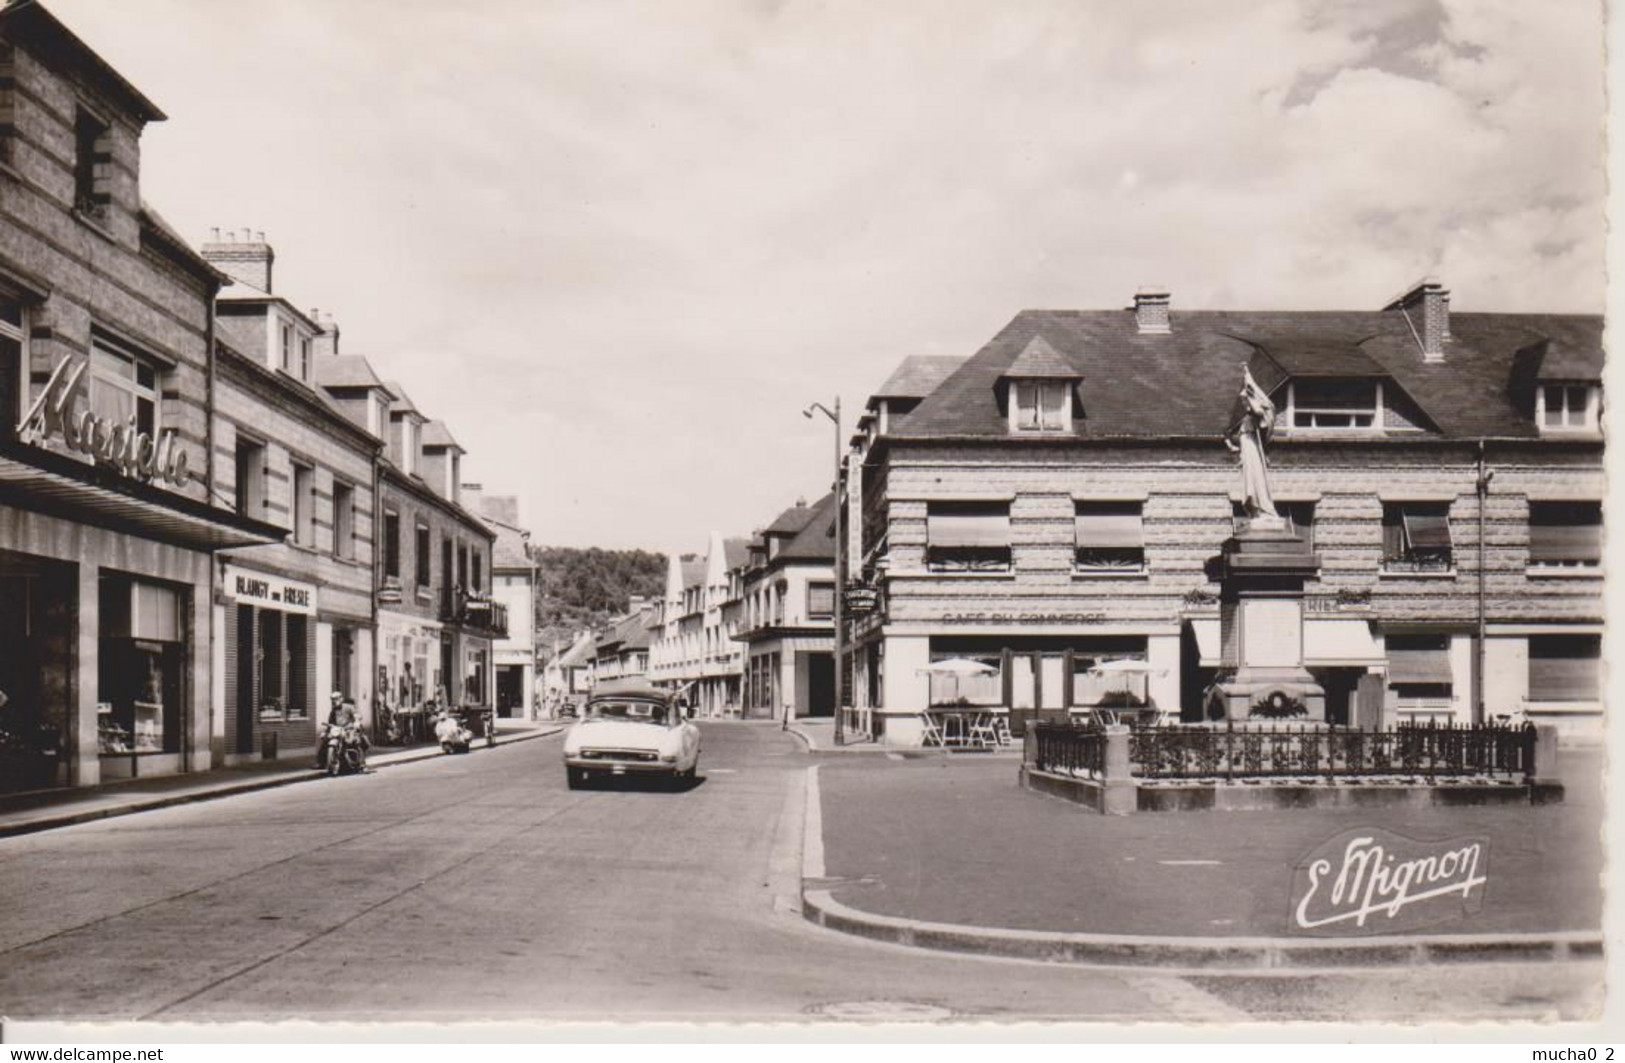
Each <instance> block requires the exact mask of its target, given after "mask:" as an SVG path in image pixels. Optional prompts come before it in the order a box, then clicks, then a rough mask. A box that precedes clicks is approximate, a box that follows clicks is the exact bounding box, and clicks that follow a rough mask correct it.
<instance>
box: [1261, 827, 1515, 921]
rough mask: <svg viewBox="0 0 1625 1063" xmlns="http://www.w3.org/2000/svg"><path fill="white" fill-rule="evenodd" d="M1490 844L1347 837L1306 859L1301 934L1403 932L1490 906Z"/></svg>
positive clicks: (1369, 831)
mask: <svg viewBox="0 0 1625 1063" xmlns="http://www.w3.org/2000/svg"><path fill="white" fill-rule="evenodd" d="M1489 853H1490V843H1489V839H1488V838H1453V839H1450V840H1448V841H1417V840H1416V839H1415V838H1407V837H1405V836H1404V835H1402V834H1395V833H1394V832H1392V831H1386V830H1383V829H1381V828H1379V827H1369V828H1363V829H1357V830H1350V831H1344V832H1343V833H1342V834H1339V835H1338V836H1337V837H1335V838H1332V839H1331V840H1330V841H1327V842H1325V843H1323V844H1321V845H1318V846H1316V847H1315V849H1314V850H1313V851H1312V852H1310V853H1309V854H1307V855H1306V856H1305V857H1304V858H1303V859H1302V860H1300V861H1298V865H1297V868H1296V869H1295V871H1294V872H1293V876H1292V918H1291V927H1292V930H1293V932H1294V933H1299V934H1314V935H1318V936H1364V935H1379V934H1402V933H1405V932H1407V931H1410V930H1415V929H1416V928H1418V927H1423V926H1430V925H1432V924H1435V923H1445V922H1450V921H1452V920H1456V919H1464V918H1466V917H1467V916H1469V915H1472V914H1474V913H1476V912H1478V911H1479V910H1480V909H1482V908H1483V907H1484V892H1485V890H1486V889H1487V888H1488V886H1489Z"/></svg>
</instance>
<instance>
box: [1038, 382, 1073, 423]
mask: <svg viewBox="0 0 1625 1063" xmlns="http://www.w3.org/2000/svg"><path fill="white" fill-rule="evenodd" d="M1038 396H1039V400H1040V401H1041V402H1042V403H1043V411H1042V414H1043V425H1044V427H1045V428H1061V427H1063V426H1064V425H1065V424H1066V404H1067V386H1066V383H1065V382H1064V381H1060V380H1052V381H1048V382H1046V383H1042V384H1039V385H1038Z"/></svg>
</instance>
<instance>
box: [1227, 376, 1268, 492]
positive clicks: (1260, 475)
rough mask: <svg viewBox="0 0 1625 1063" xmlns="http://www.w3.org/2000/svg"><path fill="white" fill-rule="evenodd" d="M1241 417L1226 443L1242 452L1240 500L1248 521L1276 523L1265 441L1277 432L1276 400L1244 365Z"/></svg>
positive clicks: (1232, 448)
mask: <svg viewBox="0 0 1625 1063" xmlns="http://www.w3.org/2000/svg"><path fill="white" fill-rule="evenodd" d="M1240 397H1241V420H1240V421H1238V422H1237V423H1236V426H1235V428H1234V429H1232V430H1231V432H1230V434H1229V435H1227V436H1225V439H1224V445H1225V446H1227V447H1229V448H1230V449H1231V450H1234V451H1239V452H1240V453H1241V502H1242V506H1243V507H1244V508H1245V509H1246V511H1247V517H1248V519H1249V520H1260V519H1262V520H1263V521H1264V522H1266V523H1275V522H1278V521H1279V520H1280V517H1279V516H1278V515H1277V514H1276V512H1275V495H1274V493H1273V492H1272V491H1271V490H1270V466H1269V459H1268V458H1266V457H1265V456H1264V444H1265V443H1268V442H1269V439H1270V436H1271V434H1273V433H1274V431H1275V403H1273V402H1271V401H1270V397H1269V396H1268V395H1266V394H1265V393H1264V389H1263V388H1261V387H1259V386H1258V382H1257V381H1255V380H1254V379H1253V374H1252V372H1251V371H1250V370H1249V369H1248V368H1247V366H1246V365H1245V364H1243V365H1242V367H1241V396H1240Z"/></svg>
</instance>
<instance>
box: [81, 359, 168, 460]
mask: <svg viewBox="0 0 1625 1063" xmlns="http://www.w3.org/2000/svg"><path fill="white" fill-rule="evenodd" d="M90 409H91V412H92V413H94V414H95V415H96V416H97V417H101V418H104V419H106V420H108V421H111V422H112V423H114V424H128V423H129V422H130V421H132V420H133V421H134V422H135V427H136V431H138V432H143V433H145V434H147V435H149V436H152V437H153V438H154V439H156V438H157V437H158V370H157V368H156V367H155V366H154V365H153V363H151V362H149V361H148V360H147V359H145V358H143V357H141V356H140V355H138V354H135V353H134V352H132V351H129V350H126V349H124V348H123V347H121V346H119V345H118V344H116V343H114V342H112V341H111V340H109V339H107V338H106V337H105V336H102V335H99V334H98V335H96V336H94V337H92V339H91V347H90Z"/></svg>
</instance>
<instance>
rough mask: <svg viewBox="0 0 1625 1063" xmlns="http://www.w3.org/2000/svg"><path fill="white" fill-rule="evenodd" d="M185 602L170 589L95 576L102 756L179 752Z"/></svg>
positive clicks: (98, 722) (98, 723) (98, 732)
mask: <svg viewBox="0 0 1625 1063" xmlns="http://www.w3.org/2000/svg"><path fill="white" fill-rule="evenodd" d="M184 600H185V595H184V592H182V591H180V590H177V589H174V588H171V587H166V586H163V585H160V584H155V583H147V582H144V581H141V580H136V579H132V578H130V577H128V576H120V575H104V576H103V577H102V580H101V588H100V602H99V606H100V640H99V656H98V661H99V665H98V676H97V699H96V700H97V719H96V736H97V742H98V745H99V747H100V750H101V752H102V753H104V754H120V753H177V752H179V751H180V738H181V685H182V684H181V676H182V665H183V663H184V658H185V651H186V643H185V639H184V632H185V628H184V625H183V622H182V608H183V604H184Z"/></svg>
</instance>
